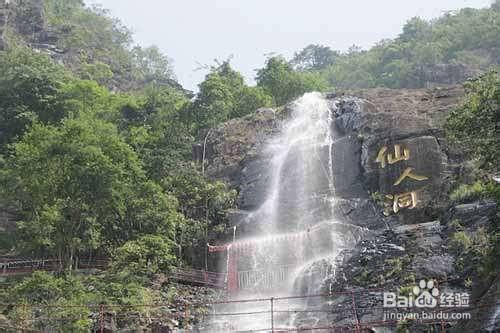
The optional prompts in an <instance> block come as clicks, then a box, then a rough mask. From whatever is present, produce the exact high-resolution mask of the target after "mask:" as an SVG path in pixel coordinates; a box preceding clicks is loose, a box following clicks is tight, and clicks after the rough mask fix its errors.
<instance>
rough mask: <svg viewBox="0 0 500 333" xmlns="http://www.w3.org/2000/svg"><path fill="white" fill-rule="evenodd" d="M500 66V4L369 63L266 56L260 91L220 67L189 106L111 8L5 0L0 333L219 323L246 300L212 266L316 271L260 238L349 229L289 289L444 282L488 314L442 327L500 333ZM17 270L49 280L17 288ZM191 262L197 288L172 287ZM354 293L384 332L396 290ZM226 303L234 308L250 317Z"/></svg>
mask: <svg viewBox="0 0 500 333" xmlns="http://www.w3.org/2000/svg"><path fill="white" fill-rule="evenodd" d="M499 64H500V2H499V1H496V2H495V3H494V4H493V5H491V7H489V8H484V9H463V10H460V11H458V12H456V13H448V14H446V15H444V16H442V17H440V18H438V19H435V20H432V21H429V22H427V21H424V20H421V19H418V18H415V19H412V20H410V21H409V22H407V24H406V25H405V26H404V27H403V31H402V33H401V34H400V35H399V36H398V37H397V38H396V39H394V40H386V41H382V42H380V43H379V44H378V45H376V46H375V47H373V48H371V49H370V50H360V49H358V48H355V47H353V48H351V49H350V50H349V51H348V52H345V53H343V52H339V51H334V50H332V49H330V48H329V47H325V46H320V45H310V46H308V47H306V48H305V49H303V50H302V51H299V52H297V54H296V55H295V57H294V58H293V59H290V60H288V59H285V58H284V57H282V56H271V57H269V58H268V59H267V61H266V63H265V65H264V67H263V68H261V69H259V70H257V74H256V85H254V86H252V85H248V84H247V83H246V82H245V79H244V77H243V76H242V75H241V74H240V73H239V72H237V71H236V70H235V69H234V68H232V66H231V59H226V60H218V61H215V63H214V64H213V65H212V66H211V67H210V68H209V73H208V74H207V75H206V77H205V79H204V81H203V82H201V83H200V84H199V92H197V93H196V94H194V93H192V92H190V91H187V90H186V89H184V88H183V87H182V86H181V85H180V84H179V83H178V82H177V80H176V77H175V74H174V71H173V68H172V60H171V59H170V58H169V57H168V56H167V55H164V54H162V53H161V52H160V50H159V49H158V48H157V47H155V46H151V47H142V46H136V45H135V44H134V41H133V39H132V35H131V33H130V31H129V30H128V28H127V27H124V26H123V25H122V23H121V22H120V21H119V20H118V19H116V18H113V17H111V16H110V15H109V13H108V12H107V11H106V10H104V9H102V8H100V7H94V8H89V7H87V6H85V5H84V3H83V1H81V0H10V1H6V0H0V257H1V258H0V259H1V260H0V265H1V266H0V267H2V269H3V271H1V272H3V273H4V275H1V276H0V279H1V281H0V285H1V289H0V296H1V297H2V299H3V301H2V303H1V304H0V328H1V329H5V330H6V331H19V330H22V329H35V330H41V331H46V332H88V331H91V330H96V329H97V328H98V327H99V326H98V325H101V327H99V328H103V330H104V331H107V332H114V331H119V330H125V329H137V330H138V331H148V330H152V331H155V330H156V331H158V332H160V331H162V332H163V331H165V330H166V331H167V332H169V331H171V330H174V329H183V328H184V329H188V330H189V329H195V328H196V327H197V328H200V329H201V328H204V329H208V330H210V329H209V328H208V327H210V326H209V324H212V322H210V323H208V321H207V318H208V317H209V315H210V314H211V313H216V312H217V311H219V309H220V308H218V307H217V306H219V305H220V304H213V303H214V302H217V301H221V300H226V299H227V298H228V297H229V298H230V297H232V295H231V294H229V295H228V294H227V293H225V292H224V291H220V290H214V289H213V288H208V287H207V284H206V283H207V281H208V277H209V276H212V277H213V276H215V275H209V273H210V274H213V272H219V273H221V274H222V275H221V276H223V278H222V279H221V281H216V282H217V283H220V282H221V283H222V284H224V285H225V286H226V289H227V291H230V290H229V289H230V288H231V286H230V284H234V281H232V282H230V280H231V278H230V275H231V274H232V273H234V274H236V275H237V273H242V274H247V275H240V276H250V274H254V273H255V272H266V270H271V269H274V268H276V267H281V266H286V265H281V264H282V262H278V263H276V262H272V260H270V259H271V257H273V256H272V255H276V256H277V257H279V256H280V255H281V256H282V258H281V259H283V258H286V259H287V260H288V259H290V258H289V257H290V256H292V254H296V253H299V252H300V253H302V252H303V257H301V258H300V260H302V261H305V259H304V258H309V259H311V258H310V257H308V256H310V255H311V254H310V253H308V251H306V250H307V249H306V250H304V249H303V248H302V247H301V246H303V244H302V243H301V244H300V246H299V245H297V244H292V245H291V246H290V245H287V246H285V247H283V248H280V249H278V250H279V251H278V250H277V251H271V250H269V249H267V248H265V247H259V246H261V245H259V244H260V243H259V239H261V238H264V239H265V237H264V236H266V237H267V236H269V237H271V240H273V239H275V240H276V241H275V242H274V241H273V242H271V243H275V245H276V244H279V243H280V242H281V241H282V240H283V239H287V238H288V239H295V238H294V237H299V236H300V237H304V233H305V234H307V235H310V234H309V232H310V230H316V229H314V228H315V226H316V224H315V223H316V222H318V221H327V220H328V219H335V223H333V224H332V223H330V224H332V225H333V227H332V228H333V229H334V230H333V231H331V234H330V231H327V232H324V234H322V232H321V230H320V232H319V236H314V237H318V238H315V239H314V240H315V242H317V243H318V244H322V246H317V247H316V245H315V246H312V248H311V251H310V252H311V253H314V251H316V250H318V251H319V250H321V251H324V250H325V249H328V251H330V250H331V251H330V252H328V251H326V252H327V253H325V252H321V255H322V256H323V257H321V260H318V258H317V257H314V258H313V259H314V260H311V261H307V262H306V263H303V262H302V264H303V266H302V267H303V270H302V271H300V272H299V273H297V275H296V277H295V280H294V281H292V282H293V283H292V285H293V288H294V289H293V290H292V291H293V293H291V294H305V293H309V294H311V293H313V291H314V292H318V293H322V294H324V293H328V292H332V291H336V292H339V293H341V292H342V291H344V290H350V291H352V290H356V291H360V292H364V291H366V290H369V289H371V288H374V289H375V288H378V289H380V288H385V289H390V290H396V289H397V290H398V291H401V293H403V291H407V289H408V288H409V287H411V286H413V285H415V284H416V283H418V281H419V280H421V279H431V278H432V279H436V280H439V281H442V282H443V284H442V287H443V290H444V289H446V290H451V291H453V292H457V293H458V292H460V293H468V295H470V297H471V299H470V301H471V304H474V305H475V306H476V307H474V308H471V312H472V313H473V316H474V318H473V320H470V321H462V322H456V321H455V322H450V323H449V324H447V325H448V326H447V327H446V329H447V330H449V331H450V332H452V331H456V332H465V331H466V332H469V331H470V332H487V331H488V329H490V328H493V329H498V327H499V326H498V325H499V324H498V320H499V318H500V317H498V311H497V310H498V306H496V305H495V306H491V303H492V302H494V301H492V299H495V298H496V296H495V295H496V293H497V292H498V291H497V289H498V272H499V270H498V269H499V265H498V260H497V259H498V254H499V253H498V250H499V242H498V235H499V230H498V222H499V221H498V217H499V214H498V209H499V208H498V201H499V198H500V190H499V183H498V173H499V172H500V170H499V169H498V167H499V165H500V163H499V152H500V134H499V124H500V77H499V75H498V73H497V72H495V68H496V66H498V65H499ZM313 91H317V92H319V93H313V94H308V93H310V92H313ZM304 94H305V97H301V96H303V95H304ZM297 99H299V100H298V102H297ZM294 101H295V102H294ZM321 135H325V138H323V137H321ZM276 147H278V148H279V149H278V148H276ZM384 147H385V150H383V149H382V150H381V148H384ZM388 147H390V150H388V149H389V148H388ZM396 147H399V148H396ZM273 149H274V150H273ZM400 149H403V150H402V151H403V152H402V153H401V151H400ZM393 151H394V154H393V153H392V152H393ZM408 151H409V152H408ZM377 153H378V154H377ZM384 153H389V155H391V154H392V155H391V156H392V157H391V158H392V160H391V159H388V161H391V162H387V163H385V162H384V164H379V163H380V162H381V161H382V157H384V156H385V155H384ZM401 154H403V155H402V156H401ZM414 154H415V155H414ZM381 156H382V157H381ZM410 156H411V157H412V158H410ZM383 161H385V157H384V158H383ZM398 162H401V164H398ZM393 164H396V165H395V166H393ZM382 165H383V166H382ZM403 167H404V168H403ZM403 181H405V182H403ZM406 181H408V182H409V183H406ZM415 184H416V185H419V186H418V187H415V186H416V185H415ZM420 185H421V186H420ZM398 191H399V192H401V193H399V192H398ZM396 192H398V193H399V194H407V195H406V196H405V197H397V193H396ZM403 192H405V193H403ZM417 192H418V193H417ZM408 194H411V196H408ZM417 195H418V198H419V199H418V200H417V199H415V198H416V196H417ZM395 196H396V197H395ZM389 197H390V198H392V199H391V200H393V201H392V203H389V204H388V203H387V199H388V198H389ZM399 199H401V200H400V201H398V200H399ZM410 199H411V203H410V201H409V200H410ZM409 207H410V209H406V208H409ZM271 208H272V211H269V210H270V209H271ZM261 211H263V212H264V213H262V214H260V213H261ZM259 214H260V215H259ZM269 221H272V223H271V222H269ZM337 222H339V223H340V224H339V223H337ZM271 224H272V226H271V227H272V228H274V229H270V228H271V227H270V226H269V225H271ZM327 224H328V223H327ZM330 224H328V225H330ZM236 230H237V232H236ZM295 233H297V234H298V235H299V236H297V235H295ZM325 235H337V236H338V235H340V236H341V237H340V236H339V239H340V238H341V239H342V240H341V241H340V240H337V239H333V241H332V239H328V240H325V239H324V238H323V237H326V236H325ZM251 236H255V238H252V237H251ZM272 237H276V238H272ZM307 237H310V236H307ZM311 237H312V236H311ZM236 238H238V239H239V240H240V239H241V240H242V242H241V243H235V244H234V247H232V248H233V250H229V248H230V245H228V244H231V242H232V241H234V240H235V239H236ZM330 238H332V237H330ZM333 238H335V237H333ZM255 239H257V240H255ZM308 239H309V238H308ZM267 241H268V240H267ZM336 241H338V242H339V243H336ZM332 242H333V243H332ZM207 244H210V245H211V246H212V245H218V246H219V247H211V246H210V247H209V246H207ZM241 244H243V245H241ZM256 244H257V245H256ZM325 244H327V245H325ZM332 244H334V245H335V246H331V245H332ZM339 244H340V245H339ZM238 246H241V248H242V249H241V251H240V250H238V251H240V252H237V253H238V256H241V257H242V260H241V262H240V263H239V264H240V271H239V272H236V271H234V270H233V271H232V272H231V271H230V268H231V267H237V266H238V263H234V262H233V261H231V260H234V257H232V259H231V260H230V258H231V255H230V253H233V252H230V251H236V250H235V249H237V248H238ZM318 248H321V249H318ZM333 248H335V251H333V250H332V249H333ZM221 249H224V251H226V252H224V251H222V250H221ZM401 249H403V250H401ZM337 250H338V251H337ZM209 251H213V252H217V251H219V252H224V253H223V254H220V253H219V254H217V253H211V252H209ZM252 251H254V252H253V253H254V254H255V253H258V255H255V256H253V257H245V255H246V254H248V253H249V252H250V253H252ZM301 251H302V252H301ZM282 252H284V254H283V253H282ZM267 256H269V258H268V257H267ZM244 257H245V258H244ZM263 258H264V259H263ZM273 258H274V257H273ZM31 259H36V260H35V261H29V260H31ZM267 259H269V260H267ZM44 260H46V262H47V263H50V264H47V265H48V266H47V267H50V269H48V270H49V272H46V271H45V270H44V267H45V266H44V265H45V261H44ZM278 261H279V260H278ZM9 262H17V263H20V265H23V262H28V265H29V268H27V271H28V273H31V271H32V270H35V271H36V272H34V273H33V274H26V273H27V272H26V271H22V269H20V270H19V272H18V271H16V272H15V273H16V274H12V275H7V274H6V272H7V271H8V269H10V268H9V267H10V266H9ZM32 263H35V264H32ZM231 265H232V266H231ZM259 265H262V267H261V266H259ZM230 266H231V267H230ZM22 267H24V266H22ZM179 268H183V269H196V270H199V271H188V272H191V274H194V275H196V276H195V278H197V279H202V280H203V281H199V280H198V281H195V282H196V283H195V284H198V285H197V286H185V285H180V284H177V283H176V282H175V281H174V280H176V279H175V277H176V276H178V275H176V274H179V273H178V272H179ZM207 271H209V272H207ZM1 272H0V273H1ZM193 272H197V273H193ZM252 272H254V273H252ZM318 272H321V273H318ZM325 272H326V273H325ZM332 272H333V273H332ZM17 273H20V274H17ZM258 274H261V273H258ZM262 274H264V273H262ZM282 275H283V274H282ZM273 276H276V274H275V275H273ZM192 279H193V276H191V281H190V282H193V281H192ZM271 280H272V279H271ZM242 281H243V280H242V279H240V286H242V285H243V282H242ZM245 281H246V283H247V284H249V283H250V282H248V281H250V279H247V280H245ZM184 282H185V281H184ZM288 282H290V281H288ZM217 283H216V284H217ZM199 284H201V285H202V286H199ZM285 285H287V286H288V284H285V283H284V282H283V281H282V283H280V284H279V286H278V287H284V286H285ZM259 286H260V285H259V284H258V283H255V285H254V289H253V290H250V291H248V292H249V293H250V296H251V297H256V295H259V293H260V290H257V289H258V287H259ZM440 287H441V286H440ZM274 291H276V292H278V291H279V292H283V290H281V289H275V290H274ZM287 292H290V290H287ZM266 297H267V294H266ZM272 297H274V296H272V295H271V299H272ZM266 299H267V298H266ZM359 301H360V306H361V308H365V309H366V308H371V307H373V308H374V310H373V311H368V312H367V313H359V314H358V315H359V316H357V320H360V321H362V322H376V320H379V319H380V318H379V316H380V315H381V313H380V312H377V311H376V310H375V309H376V306H377V305H380V304H379V303H380V302H381V300H380V298H377V297H371V296H369V297H366V298H362V299H360V300H359ZM271 302H272V301H271ZM349 302H351V300H350V299H349V300H346V299H344V298H342V297H341V298H339V299H338V300H335V302H333V303H332V302H330V300H329V299H321V300H320V301H318V302H310V303H309V302H306V304H305V305H304V304H301V305H303V306H304V308H303V309H302V310H301V311H303V312H304V313H307V312H308V311H310V312H314V311H317V312H321V311H322V313H326V314H325V315H318V316H317V317H312V316H309V317H308V316H306V315H304V314H302V315H297V314H296V315H294V316H293V318H294V319H293V320H294V322H293V323H291V322H287V325H292V324H293V325H295V326H293V327H298V326H301V327H305V328H307V327H309V326H308V325H311V322H313V321H315V322H316V324H317V325H318V326H321V325H330V324H332V323H336V324H338V325H344V324H345V325H350V326H349V327H354V326H352V325H355V322H351V319H348V318H347V317H342V316H340V315H336V314H335V313H336V312H335V308H336V307H339V308H341V307H350V306H351V304H350V303H349ZM227 304H229V305H228V306H227V307H225V308H224V307H223V308H222V309H221V310H223V311H219V312H220V313H225V312H224V311H230V310H234V309H236V308H237V307H231V304H232V303H227ZM266 304H267V303H266ZM481 305H483V306H485V307H486V306H489V307H488V309H487V310H484V311H481V310H477V309H480V306H481ZM266 306H267V305H266ZM318 309H319V310H321V311H319V310H318ZM313 310H314V311H313ZM259 311H260V310H259ZM266 311H267V308H266ZM278 311H281V310H280V309H278ZM283 311H284V310H283ZM287 311H288V310H287ZM250 312H252V311H250ZM299 312H300V311H299ZM283 318H285V316H279V317H277V319H276V320H277V322H278V320H281V321H280V323H283V322H284V320H288V319H283ZM311 318H313V319H314V320H311ZM349 318H350V317H349ZM221 320H223V321H224V320H226V321H227V324H228V325H229V324H230V323H231V320H229V319H227V318H226V317H223V319H221ZM266 320H267V319H266ZM316 320H317V321H316ZM252 321H253V324H255V323H258V324H261V323H264V322H266V321H260V320H252ZM391 325H392V324H391ZM102 326H105V327H102ZM358 326H359V323H358ZM368 326H369V325H368V324H367V329H375V328H376V327H375V326H373V327H372V326H369V327H368ZM396 326H397V327H396ZM358 328H359V327H358ZM389 329H391V331H390V332H393V331H394V332H395V331H396V330H398V332H427V331H426V330H429V329H431V330H432V329H436V327H434V326H433V327H430V328H429V327H428V326H426V325H423V326H421V325H420V326H419V325H418V323H413V322H408V321H401V322H398V323H396V324H395V325H392V326H391V327H390V328H389ZM405 330H406V331H405ZM490 331H491V330H490Z"/></svg>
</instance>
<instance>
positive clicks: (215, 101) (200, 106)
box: [191, 60, 271, 129]
mask: <svg viewBox="0 0 500 333" xmlns="http://www.w3.org/2000/svg"><path fill="white" fill-rule="evenodd" d="M199 87H200V92H199V93H198V95H197V96H196V99H195V101H194V103H193V105H192V108H191V114H192V121H193V122H194V123H195V124H196V127H197V128H198V129H203V128H210V127H214V126H215V125H217V124H219V123H221V122H224V121H226V120H228V119H230V118H234V117H241V116H244V115H246V114H249V113H251V112H253V111H255V110H257V109H258V108H260V107H265V106H270V105H271V98H270V96H268V95H267V94H266V92H265V91H264V90H263V89H261V88H258V87H248V86H247V85H246V84H245V81H244V79H243V76H242V75H241V74H240V73H238V72H237V71H235V70H234V69H232V68H231V65H230V62H229V60H226V61H224V62H222V63H217V66H215V67H212V68H211V70H210V73H209V74H208V75H207V76H206V78H205V80H204V81H203V82H202V83H201V84H200V85H199Z"/></svg>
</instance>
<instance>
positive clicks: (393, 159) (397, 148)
mask: <svg viewBox="0 0 500 333" xmlns="http://www.w3.org/2000/svg"><path fill="white" fill-rule="evenodd" d="M386 152H387V146H383V147H382V148H380V151H379V152H378V155H377V158H376V159H375V163H380V166H381V167H382V168H385V166H386V165H387V163H389V164H394V163H397V162H399V161H408V160H409V159H410V149H408V148H403V154H401V145H394V155H393V154H392V153H388V154H387V162H386Z"/></svg>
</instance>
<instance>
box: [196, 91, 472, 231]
mask: <svg viewBox="0 0 500 333" xmlns="http://www.w3.org/2000/svg"><path fill="white" fill-rule="evenodd" d="M349 95H350V96H355V97H346V96H336V95H326V98H327V99H328V103H329V104H330V109H331V112H332V116H333V117H334V127H335V128H334V130H335V132H336V133H337V134H336V138H335V141H334V143H333V145H332V151H331V152H329V151H328V149H320V150H319V151H318V152H317V158H318V159H320V160H322V161H324V162H325V163H326V161H328V156H329V154H331V157H332V160H333V161H332V162H333V163H332V164H333V170H332V171H333V178H334V179H333V180H334V185H335V192H336V193H335V196H336V197H337V198H338V201H337V203H336V205H337V210H338V212H339V214H341V215H342V218H343V219H345V220H346V221H347V222H348V223H353V224H356V225H364V226H367V227H369V228H377V227H379V228H384V227H386V225H387V222H384V219H383V218H384V216H383V214H382V213H383V211H384V210H385V211H386V213H388V215H390V218H389V219H388V221H389V222H390V221H393V222H397V223H420V222H425V221H430V220H433V219H435V218H436V216H437V214H438V213H437V212H438V211H439V210H442V209H443V200H442V197H441V196H442V192H443V189H444V188H445V187H446V186H447V185H446V184H447V180H448V178H450V177H451V176H452V173H453V167H452V166H451V164H450V163H449V159H448V156H447V154H446V153H447V147H446V145H445V144H444V143H443V142H444V140H443V133H442V131H441V130H439V128H440V127H441V126H442V124H443V121H444V119H445V117H446V114H447V112H449V111H450V110H452V109H453V107H455V105H456V104H457V103H458V100H459V98H460V96H461V95H462V89H461V88H448V89H435V90H425V89H421V90H390V89H372V90H361V91H353V92H350V93H349ZM286 114H287V108H285V110H284V111H282V112H276V111H274V110H270V109H262V110H259V111H257V112H256V114H255V115H252V116H249V117H245V118H242V119H234V120H231V121H229V122H228V123H225V124H223V125H221V126H219V127H218V128H216V129H213V130H211V132H210V133H209V135H208V137H207V140H206V145H205V144H204V140H203V139H204V138H201V140H200V143H199V144H198V145H197V146H195V148H194V155H195V158H196V159H197V160H198V161H201V160H202V159H203V150H204V151H205V160H206V172H207V174H208V175H210V176H211V177H214V178H219V179H220V178H222V179H225V180H227V181H229V182H230V183H231V184H233V185H234V186H235V188H237V189H238V190H239V197H238V208H239V209H240V211H239V212H238V213H237V214H235V215H234V216H235V219H234V223H239V221H241V220H242V219H241V217H244V216H246V215H247V213H248V212H250V211H252V210H254V209H255V208H256V207H259V206H260V205H261V204H262V203H263V201H264V200H265V198H266V194H267V193H266V191H267V190H268V188H269V187H268V185H269V182H270V172H269V169H270V159H271V157H272V156H270V155H269V154H266V152H264V151H263V147H264V145H265V143H266V142H268V140H269V139H270V138H271V137H272V136H273V135H274V134H276V133H277V132H278V129H279V127H280V125H281V118H282V117H286ZM397 147H399V148H397ZM203 148H204V149H203ZM325 148H327V147H325ZM383 148H385V152H382V153H381V150H382V149H383ZM396 149H399V152H397V151H396ZM406 153H407V154H406ZM407 155H409V156H407ZM381 161H384V162H383V164H384V165H383V166H382V162H381ZM325 163H323V165H324V164H325ZM287 165H289V166H290V167H287ZM318 165H319V164H318ZM284 167H285V169H286V174H287V179H286V180H285V182H284V187H286V188H287V189H288V190H289V191H294V188H295V187H296V186H295V183H294V179H295V178H296V176H295V175H299V174H300V170H299V169H297V167H296V166H295V164H294V163H293V156H290V161H288V162H287V164H286V165H285V166H284ZM315 174H317V175H318V177H317V181H318V184H321V183H322V184H325V186H324V187H325V188H324V190H325V191H324V193H325V194H326V191H327V190H328V186H327V185H328V181H327V178H326V177H322V175H323V174H325V172H324V170H320V169H318V170H316V171H315ZM400 178H401V179H400ZM318 184H315V185H314V186H316V185H318ZM317 187H318V188H320V187H321V186H317ZM412 192H414V193H413V195H412ZM322 196H323V194H322V193H321V191H319V192H318V196H317V197H315V198H303V200H302V201H304V202H305V201H308V202H307V205H308V207H310V211H311V212H312V216H311V220H318V219H321V218H322V216H321V215H318V214H320V212H321V211H324V209H323V208H322V202H321V197H322ZM388 196H392V198H389V197H388ZM374 199H375V200H374ZM304 202H301V203H294V202H289V203H287V204H286V206H283V207H282V209H281V211H282V212H283V214H285V215H286V214H290V218H291V217H293V211H294V207H298V205H299V204H305V203H304ZM395 210H397V212H395ZM315 212H317V213H315ZM386 220H387V218H386ZM246 228H248V226H246Z"/></svg>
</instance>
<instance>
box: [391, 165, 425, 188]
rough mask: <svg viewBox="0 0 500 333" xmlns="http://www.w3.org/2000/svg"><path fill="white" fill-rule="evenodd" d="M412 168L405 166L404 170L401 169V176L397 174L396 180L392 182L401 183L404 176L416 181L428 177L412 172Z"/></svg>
mask: <svg viewBox="0 0 500 333" xmlns="http://www.w3.org/2000/svg"><path fill="white" fill-rule="evenodd" d="M413 170H414V169H413V168H406V169H405V171H403V173H402V174H401V176H399V178H398V180H396V182H395V183H394V186H396V185H399V184H401V182H402V181H403V180H404V179H405V178H406V177H408V178H411V179H415V180H418V181H422V180H426V179H429V177H426V176H420V175H417V174H414V173H413Z"/></svg>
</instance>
